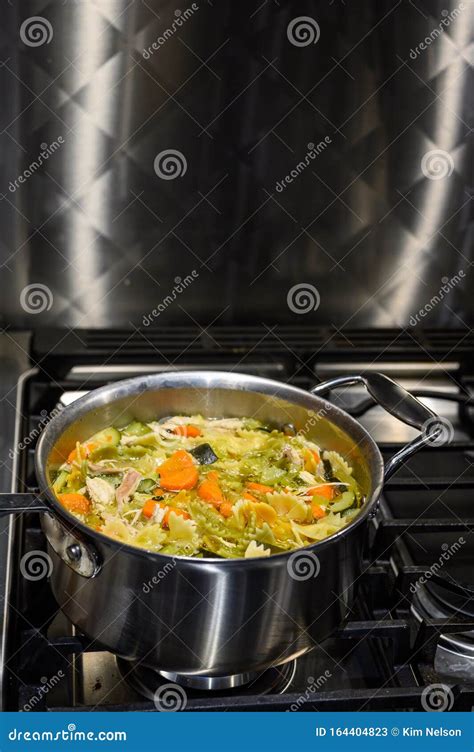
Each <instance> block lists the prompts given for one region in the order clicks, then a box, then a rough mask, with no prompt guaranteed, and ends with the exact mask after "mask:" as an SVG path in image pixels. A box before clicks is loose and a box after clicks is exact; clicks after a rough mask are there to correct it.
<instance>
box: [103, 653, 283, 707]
mask: <svg viewBox="0 0 474 752" xmlns="http://www.w3.org/2000/svg"><path fill="white" fill-rule="evenodd" d="M116 661H117V667H118V669H119V671H120V674H121V676H122V678H123V679H124V681H126V682H127V683H128V684H129V685H130V686H131V687H132V688H133V689H134V690H135V691H136V692H138V693H139V694H141V695H143V697H146V698H147V699H148V700H153V699H154V696H155V694H156V691H157V689H159V688H160V686H162V685H163V684H164V683H167V682H173V683H175V684H179V685H181V686H183V687H185V688H186V690H187V694H188V696H190V697H202V696H204V695H205V696H206V697H216V696H219V694H221V693H225V694H227V693H228V691H229V690H236V692H237V693H238V694H239V695H262V694H263V695H264V694H268V693H269V692H272V693H273V694H283V693H284V692H285V691H286V689H287V688H288V686H289V685H290V684H291V682H292V680H293V678H294V675H295V671H296V660H293V661H289V662H288V663H285V664H283V665H282V666H272V667H271V668H269V669H267V670H266V671H263V672H262V673H260V674H259V673H244V674H234V675H233V676H217V677H208V676H190V675H189V674H187V675H184V674H175V673H171V672H168V671H158V670H157V669H153V668H150V667H149V666H144V665H143V664H141V663H139V662H138V661H127V660H125V659H123V658H117V659H116Z"/></svg>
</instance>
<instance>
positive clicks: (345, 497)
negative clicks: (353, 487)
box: [329, 491, 355, 512]
mask: <svg viewBox="0 0 474 752" xmlns="http://www.w3.org/2000/svg"><path fill="white" fill-rule="evenodd" d="M354 502H355V497H354V494H353V493H352V491H344V493H343V494H341V495H340V496H338V497H337V501H335V502H334V503H332V504H330V506H329V509H330V511H331V512H342V511H344V510H345V509H349V508H350V507H352V506H354Z"/></svg>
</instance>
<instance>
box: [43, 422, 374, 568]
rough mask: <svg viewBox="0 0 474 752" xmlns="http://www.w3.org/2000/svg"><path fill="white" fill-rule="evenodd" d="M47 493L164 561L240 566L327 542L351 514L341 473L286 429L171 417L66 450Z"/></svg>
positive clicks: (335, 458)
mask: <svg viewBox="0 0 474 752" xmlns="http://www.w3.org/2000/svg"><path fill="white" fill-rule="evenodd" d="M64 459H65V461H64V463H63V464H62V465H61V467H60V468H59V471H58V472H57V475H56V477H55V479H54V483H53V490H54V492H55V494H56V496H57V498H58V500H59V502H60V503H61V504H62V505H63V506H64V507H65V508H66V509H67V510H68V511H69V512H71V513H72V514H73V515H75V516H76V517H77V518H78V519H79V520H81V521H82V522H84V523H86V524H87V525H88V526H90V527H91V528H93V529H95V530H97V531H99V532H101V533H103V534H104V535H107V536H109V537H111V538H115V539H116V540H119V541H121V542H122V543H126V544H129V545H132V546H138V547H140V548H144V549H146V550H148V551H153V552H159V553H163V554H168V555H171V556H195V557H223V558H245V557H247V558H251V557H263V556H270V555H272V554H277V553H282V552H284V551H291V550H294V549H297V548H300V547H302V546H306V545H308V544H310V543H314V542H315V541H319V540H323V539H324V538H326V537H328V536H330V535H332V534H334V533H335V532H337V531H338V530H340V529H341V528H343V527H344V526H345V525H347V524H348V523H349V522H350V521H351V520H352V519H353V518H354V517H355V516H356V515H357V514H358V512H359V510H360V507H361V506H362V503H363V497H362V493H361V490H360V488H359V485H358V483H357V482H356V481H355V479H354V478H353V475H352V469H351V467H350V465H349V464H348V463H347V461H346V460H345V459H344V458H343V457H341V456H340V455H339V454H337V453H336V452H334V451H333V450H331V449H330V448H328V449H322V448H321V447H319V446H317V445H316V444H315V443H314V442H312V441H310V440H309V439H308V438H306V437H305V436H304V435H302V434H297V433H296V432H295V431H294V429H292V427H291V426H286V427H283V428H281V429H279V428H273V427H270V426H267V425H264V424H262V423H260V422H259V421H258V420H254V419H250V418H247V419H246V418H223V419H209V418H204V417H203V416H201V415H192V416H182V415H180V416H174V417H170V418H166V419H162V420H157V421H151V422H149V423H146V424H145V423H140V422H138V421H134V422H132V423H130V424H129V425H127V426H125V427H122V428H116V427H112V426H111V427H109V428H107V429H105V430H103V431H100V432H99V433H97V434H95V435H94V436H91V437H90V438H89V439H88V440H87V441H84V442H82V443H78V444H77V445H76V447H75V448H74V449H73V450H72V451H71V452H70V454H69V456H68V457H67V458H64Z"/></svg>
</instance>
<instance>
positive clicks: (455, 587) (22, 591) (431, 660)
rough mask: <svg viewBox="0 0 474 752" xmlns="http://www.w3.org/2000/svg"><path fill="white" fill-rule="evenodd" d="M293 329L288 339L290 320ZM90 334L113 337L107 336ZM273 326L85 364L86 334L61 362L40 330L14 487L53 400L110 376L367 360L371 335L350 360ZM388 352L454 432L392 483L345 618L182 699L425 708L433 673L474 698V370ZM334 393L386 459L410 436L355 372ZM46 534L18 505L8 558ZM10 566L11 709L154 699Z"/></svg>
mask: <svg viewBox="0 0 474 752" xmlns="http://www.w3.org/2000/svg"><path fill="white" fill-rule="evenodd" d="M286 336H287V337H289V338H290V339H291V332H290V333H286ZM96 340H97V341H99V342H100V347H101V348H106V343H107V339H106V337H105V336H104V337H102V338H101V337H98V338H97V337H96V338H95V340H94V341H96ZM244 340H245V338H244ZM168 341H169V340H168V339H166V342H168ZM272 341H273V347H272V348H271V350H269V352H267V354H266V357H265V359H262V358H261V357H260V355H261V353H260V352H259V349H258V348H253V349H250V348H248V347H245V346H243V345H241V346H240V349H239V352H238V356H237V355H236V353H234V354H233V359H232V348H230V350H229V352H228V353H227V354H226V357H223V358H220V357H215V355H216V353H215V352H214V353H213V352H212V351H213V350H214V349H215V348H210V349H209V351H206V357H204V356H201V357H200V356H199V354H197V355H196V353H194V352H193V351H192V350H193V348H190V350H191V352H189V353H188V357H186V356H184V357H182V358H175V359H173V361H172V362H171V361H170V359H169V357H168V356H163V357H161V359H160V358H157V357H156V351H155V352H154V357H150V353H144V352H142V351H141V350H140V351H139V352H134V354H131V353H130V351H129V353H128V359H123V358H119V359H118V360H117V358H113V357H112V358H109V359H107V358H104V357H103V353H102V354H99V353H96V362H95V363H91V359H90V351H89V356H88V357H81V352H80V350H81V348H80V347H79V349H78V352H76V353H75V354H74V353H73V352H72V350H71V352H69V357H68V359H67V365H66V366H65V365H64V363H62V366H61V368H59V369H58V368H57V362H59V361H57V362H56V361H55V360H54V358H53V359H51V358H47V357H43V356H42V355H41V347H42V344H41V340H40V341H39V343H38V341H37V342H36V349H35V346H34V347H33V357H34V361H35V362H36V363H37V364H39V365H38V366H37V367H36V368H34V369H33V370H32V371H31V372H30V373H28V374H26V375H25V377H24V378H23V379H22V383H21V388H20V389H19V391H18V397H17V399H18V405H17V415H18V425H17V437H16V446H17V451H16V452H15V475H16V479H15V487H16V490H18V491H34V490H35V489H36V479H35V474H34V466H33V455H34V448H35V444H36V441H37V438H38V435H39V433H40V430H41V427H42V426H44V425H45V424H46V422H47V421H48V416H49V415H50V414H51V411H52V410H54V408H55V407H56V406H57V405H58V404H62V405H66V404H68V403H70V402H71V401H72V400H73V399H75V398H77V397H78V396H81V394H83V393H85V392H87V391H88V390H90V389H92V388H95V387H97V386H101V385H102V384H104V383H108V382H109V381H112V380H116V379H118V378H125V377H129V376H132V375H138V374H139V373H140V372H149V371H150V370H153V371H156V370H165V369H168V368H171V367H173V368H176V367H181V368H186V367H192V368H195V367H206V368H219V369H222V368H225V369H232V370H235V371H241V372H247V373H248V372H250V373H255V374H257V375H263V376H267V377H270V378H275V379H279V380H282V381H285V382H290V383H293V384H295V385H297V386H299V387H301V388H309V387H310V386H312V385H314V384H315V383H316V382H317V381H320V380H323V379H324V378H325V377H327V376H328V375H333V374H335V373H347V372H349V370H352V371H361V370H364V369H367V368H374V365H373V363H372V362H373V353H372V350H371V347H369V348H368V349H366V350H364V349H363V348H361V347H358V348H356V352H355V353H353V357H352V358H351V359H350V360H349V362H348V361H347V360H346V361H343V360H341V359H340V358H338V357H337V355H338V354H339V353H336V352H333V353H332V356H331V353H326V356H325V357H324V358H323V359H321V358H318V357H312V358H309V357H308V356H307V353H303V352H300V351H299V350H298V347H297V346H296V345H295V346H293V347H291V348H290V347H288V341H289V340H287V341H285V342H283V343H282V342H280V344H279V346H277V344H276V340H275V338H273V340H272ZM297 341H299V340H297ZM304 341H305V342H306V339H304ZM438 341H441V342H442V340H439V338H438ZM369 344H372V340H370V338H369ZM305 346H306V345H305ZM86 349H87V348H86ZM82 354H83V353H82ZM213 354H214V358H212V357H211V356H212V355H213ZM392 355H393V353H391V354H390V353H389V354H388V356H387V357H386V358H385V360H384V359H383V358H380V359H379V362H378V363H377V364H376V368H377V370H381V371H384V372H386V373H388V374H389V375H393V376H394V377H396V378H398V380H400V381H401V383H402V384H404V385H405V386H407V387H409V388H410V389H412V390H413V391H415V392H416V393H417V394H422V395H424V396H423V399H424V400H425V401H426V404H428V405H429V406H430V407H432V408H433V409H435V410H436V411H437V412H438V413H439V414H440V415H442V416H443V420H444V422H445V426H446V432H447V433H446V437H445V441H443V442H442V443H441V445H439V446H435V447H431V448H429V449H427V450H423V451H421V452H420V453H419V454H418V455H417V456H416V457H414V458H412V459H411V460H410V461H409V463H408V464H407V465H406V466H405V467H403V468H402V469H401V470H400V471H399V472H398V473H397V474H396V475H395V476H394V477H393V478H392V479H391V480H390V481H389V482H388V484H387V486H386V488H385V491H384V494H383V498H382V500H381V510H380V514H379V515H378V517H377V518H376V520H375V521H374V523H373V526H372V528H371V530H370V535H369V545H368V547H367V550H366V552H365V573H364V575H363V577H362V578H361V583H360V588H359V591H358V596H357V600H356V603H355V606H354V610H353V613H352V614H351V617H350V619H349V621H348V622H347V623H346V624H345V625H343V626H342V627H341V628H340V629H339V630H338V632H337V633H336V634H335V635H333V636H332V637H331V638H330V639H329V640H326V641H325V642H324V643H322V644H321V645H319V646H317V647H316V648H315V649H314V650H313V651H312V652H311V653H309V654H307V655H305V656H303V657H301V658H299V659H298V660H297V661H296V662H295V663H294V664H289V665H288V666H283V667H277V668H274V669H272V670H271V671H269V672H266V674H265V675H263V676H259V677H257V678H256V679H254V680H253V681H252V682H250V683H249V684H248V685H247V686H245V687H243V688H236V689H233V690H225V691H214V692H206V691H197V690H190V689H187V690H186V696H187V705H186V707H187V709H188V710H199V709H206V710H247V709H262V710H266V709H269V710H382V709H383V710H396V709H420V708H421V707H423V704H422V699H423V697H424V696H425V695H426V691H427V687H428V688H429V687H431V686H433V685H435V684H439V683H442V684H443V686H445V687H446V691H447V692H448V701H449V706H450V707H449V709H453V710H466V709H469V708H471V707H472V705H473V704H474V653H473V658H472V661H471V662H469V661H467V663H466V661H464V663H463V667H461V668H459V661H458V668H457V669H455V671H454V673H453V663H452V662H450V661H449V660H446V656H448V657H449V654H450V650H452V638H451V635H453V634H455V635H456V634H458V633H464V632H467V633H470V632H471V631H472V633H473V634H474V577H473V568H472V561H473V554H474V543H473V536H472V522H473V517H474V515H473V513H472V494H473V488H474V423H473V422H472V418H473V416H474V409H472V408H471V397H470V394H471V391H472V389H471V385H472V384H473V383H474V382H473V379H474V369H473V370H472V371H471V369H470V368H469V367H466V365H465V364H464V365H463V364H462V363H461V362H459V360H457V359H456V357H450V358H449V359H448V358H447V357H445V358H444V359H443V360H442V364H439V363H438V364H436V363H435V362H434V361H432V360H430V359H429V358H425V359H424V360H423V359H421V358H420V357H413V353H409V354H408V356H407V357H406V358H402V357H400V355H401V353H398V359H395V358H394V357H392ZM428 393H430V394H432V395H433V394H434V395H435V398H434V399H433V398H431V397H427V396H426V395H427V394H428ZM331 399H332V400H333V401H335V402H336V403H337V404H339V405H342V406H343V407H345V408H346V409H347V410H348V411H350V412H352V413H353V414H354V415H355V416H357V417H358V418H359V419H360V420H361V422H362V423H363V424H364V425H365V426H366V427H367V429H368V430H369V431H370V432H371V434H372V435H373V436H374V438H375V439H376V441H377V442H378V444H379V446H380V448H381V451H382V454H383V455H384V457H386V458H387V457H389V456H390V455H391V454H392V453H393V452H395V451H396V450H397V449H398V448H400V446H401V445H403V444H404V443H406V442H407V441H409V440H410V439H412V438H413V437H414V436H415V435H416V432H415V431H414V430H413V429H411V428H409V427H407V426H404V425H402V424H400V423H399V422H397V421H396V420H395V419H394V418H392V417H390V416H387V415H386V414H385V413H384V412H383V411H382V410H381V409H380V408H378V407H373V406H372V405H371V403H370V400H367V395H366V394H365V393H363V391H362V390H361V388H359V387H357V388H351V389H350V390H344V392H337V393H336V392H335V393H333V394H332V395H331ZM448 440H449V441H451V443H449V441H448ZM12 444H13V439H12ZM460 539H462V540H463V541H464V542H463V543H462V544H460V543H459V540H460ZM45 548H46V544H45V539H44V536H43V534H42V532H41V529H40V525H39V520H38V518H37V516H36V515H34V514H30V515H25V516H24V517H23V518H22V519H20V520H18V521H17V522H16V523H15V526H14V532H13V550H12V556H13V560H14V562H18V561H20V560H21V557H22V556H23V555H24V554H25V552H28V551H32V550H35V551H37V550H40V551H42V550H45ZM446 551H449V552H450V553H451V554H452V555H450V556H449V557H448V559H447V560H446V557H445V558H444V559H443V558H442V554H443V553H444V552H446ZM453 552H454V553H453ZM440 561H441V562H442V564H440V565H439V566H438V567H437V568H436V569H435V571H434V572H431V570H432V569H433V565H434V564H436V562H438V563H439V562H440ZM12 571H13V581H12V589H11V596H10V601H9V612H8V613H9V618H8V633H7V642H6V645H7V656H6V657H7V660H6V674H5V676H6V679H5V689H6V691H5V696H6V701H5V703H4V705H5V709H11V710H14V709H20V710H21V709H23V710H48V709H49V710H65V709H68V708H72V707H73V708H74V709H75V710H89V709H91V708H93V709H95V710H137V709H143V710H154V709H155V704H154V702H153V700H152V699H150V698H147V697H146V696H144V693H143V691H139V687H140V681H141V680H142V679H143V678H144V677H143V676H142V674H143V672H140V671H137V670H136V668H134V667H133V666H131V665H130V666H127V665H126V664H125V665H124V662H120V661H119V662H117V659H116V658H115V657H114V656H112V655H111V654H110V653H106V652H103V651H102V650H101V649H100V646H94V645H90V644H89V641H88V639H87V638H86V637H85V636H84V635H81V634H77V633H76V631H75V629H74V627H73V626H72V625H71V624H70V623H69V622H68V621H67V619H66V618H65V617H64V615H63V614H62V613H61V612H60V611H59V610H58V607H57V604H56V603H55V601H54V599H53V596H52V594H51V592H50V589H49V585H48V582H47V579H45V578H42V579H38V580H30V579H25V578H24V577H23V576H22V574H21V572H20V571H19V568H18V566H14V567H13V568H12ZM427 571H429V572H430V574H429V577H428V578H426V577H425V580H428V581H427V582H425V584H424V585H422V586H421V587H420V586H419V581H420V577H422V576H423V575H426V572H427ZM431 575H433V576H431ZM440 635H443V637H442V638H441V639H440ZM456 639H457V638H456ZM443 641H444V643H443ZM467 641H468V639H467V638H466V640H465V641H462V643H463V645H464V643H465V642H467ZM443 645H444V650H443ZM456 670H457V672H458V673H456ZM124 677H125V678H124ZM147 681H148V682H150V677H149V676H148V677H147ZM151 681H152V683H153V682H156V687H157V688H158V687H159V686H160V683H163V682H165V681H166V680H165V679H162V678H160V677H158V676H155V677H153V678H152V680H151Z"/></svg>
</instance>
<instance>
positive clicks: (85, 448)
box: [67, 441, 98, 465]
mask: <svg viewBox="0 0 474 752" xmlns="http://www.w3.org/2000/svg"><path fill="white" fill-rule="evenodd" d="M97 446H98V444H96V443H95V442H94V441H90V442H89V443H87V444H81V446H80V452H81V455H83V456H84V457H88V456H89V454H90V453H91V452H93V451H94V449H97ZM76 460H77V447H75V448H74V449H73V450H72V452H69V454H68V456H67V461H68V464H69V465H71V464H72V463H73V462H76Z"/></svg>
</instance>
